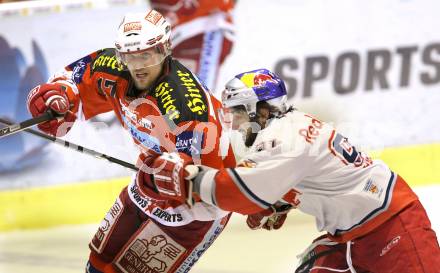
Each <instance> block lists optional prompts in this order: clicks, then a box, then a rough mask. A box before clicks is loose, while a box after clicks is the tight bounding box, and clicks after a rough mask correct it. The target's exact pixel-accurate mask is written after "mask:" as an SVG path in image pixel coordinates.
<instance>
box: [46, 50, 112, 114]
mask: <svg viewBox="0 0 440 273" xmlns="http://www.w3.org/2000/svg"><path fill="white" fill-rule="evenodd" d="M102 51H103V50H100V51H96V52H93V53H91V54H89V55H87V56H85V57H83V58H81V59H79V60H77V61H75V62H73V63H71V64H70V65H68V66H66V67H65V68H64V69H63V70H62V71H61V72H58V73H57V74H55V75H54V76H53V77H52V79H50V80H49V81H50V82H59V83H62V84H65V85H68V86H69V87H70V88H68V91H67V95H68V97H69V100H70V101H71V102H72V103H73V104H74V107H73V110H74V111H75V112H77V111H78V110H79V109H81V110H82V113H83V114H84V116H85V118H86V119H89V118H92V117H93V116H96V115H98V114H101V113H105V112H109V111H111V110H112V109H113V108H112V105H111V104H110V103H109V101H108V100H107V97H106V95H105V93H104V92H103V90H101V89H100V85H99V84H101V85H102V87H103V88H104V89H106V88H107V89H108V88H111V86H110V85H109V84H108V83H107V85H106V82H105V81H104V82H101V83H100V82H99V77H97V74H96V73H92V68H93V66H94V64H95V62H96V60H97V58H98V56H99V54H100V53H101V52H102ZM101 81H102V80H101Z"/></svg>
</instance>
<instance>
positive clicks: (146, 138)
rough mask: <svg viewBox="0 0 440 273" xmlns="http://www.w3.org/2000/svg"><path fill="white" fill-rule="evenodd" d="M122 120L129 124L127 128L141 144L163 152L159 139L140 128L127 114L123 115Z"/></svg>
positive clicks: (157, 151)
mask: <svg viewBox="0 0 440 273" xmlns="http://www.w3.org/2000/svg"><path fill="white" fill-rule="evenodd" d="M122 120H123V121H124V123H125V125H126V126H127V129H128V131H129V132H130V134H131V136H132V137H133V138H134V139H136V140H137V141H138V142H139V143H140V144H142V145H143V146H144V147H146V148H148V149H151V150H153V151H155V152H156V153H159V154H160V153H162V152H161V150H160V141H159V139H157V138H155V137H153V136H151V135H149V134H147V133H145V132H141V131H140V130H138V129H137V128H136V126H135V125H134V124H132V123H131V122H130V121H129V120H128V119H127V118H126V117H125V116H123V117H122Z"/></svg>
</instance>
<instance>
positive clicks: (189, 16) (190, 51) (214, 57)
mask: <svg viewBox="0 0 440 273" xmlns="http://www.w3.org/2000/svg"><path fill="white" fill-rule="evenodd" d="M235 2H236V1H234V0H151V1H150V3H151V6H152V7H153V8H154V9H156V10H157V11H159V12H160V13H162V14H163V15H164V16H165V17H166V18H167V19H168V20H169V22H170V23H171V27H172V29H173V32H172V35H171V41H172V46H173V56H174V57H175V58H176V59H178V60H179V61H180V62H182V63H183V64H184V65H185V66H186V67H188V68H189V69H190V70H191V71H193V72H195V73H196V74H197V76H198V77H199V78H200V79H201V80H202V81H203V82H204V83H205V84H206V86H207V87H208V89H210V90H212V91H213V90H215V87H216V83H217V77H218V73H219V69H220V66H221V65H222V63H223V62H224V61H225V59H226V57H227V56H228V55H229V54H230V52H231V50H232V46H233V43H234V32H235V29H234V25H233V21H232V10H233V8H234V5H235ZM219 95H220V94H219Z"/></svg>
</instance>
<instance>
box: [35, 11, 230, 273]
mask: <svg viewBox="0 0 440 273" xmlns="http://www.w3.org/2000/svg"><path fill="white" fill-rule="evenodd" d="M170 29H171V27H170V24H169V23H168V22H167V21H166V20H165V19H164V17H163V16H162V15H161V14H160V13H159V12H157V11H155V10H149V11H148V12H145V13H135V14H127V15H126V16H125V17H124V19H123V20H122V22H121V24H120V25H119V28H118V33H117V39H116V43H115V47H116V48H107V49H102V50H98V51H96V52H94V53H92V54H89V55H87V56H85V57H84V58H81V59H80V60H77V61H75V62H74V63H72V64H70V65H68V66H67V67H66V68H65V69H64V70H63V71H62V72H61V73H59V74H57V75H55V76H54V77H53V79H51V80H50V82H49V83H45V84H41V85H39V86H37V87H35V88H34V89H33V90H32V91H31V92H30V93H29V96H28V101H27V104H28V108H29V110H30V112H31V113H32V115H33V116H34V117H35V116H38V115H40V114H42V113H44V112H45V111H48V110H49V109H50V110H52V111H54V112H56V113H58V118H57V119H54V120H51V121H49V122H45V123H43V124H40V125H39V128H40V129H41V130H43V131H44V132H46V133H49V134H51V135H57V136H62V135H64V134H66V133H67V132H68V131H69V128H70V127H71V126H72V124H73V122H74V121H75V119H76V116H77V114H78V113H82V114H83V115H84V116H85V118H86V119H90V118H92V117H93V116H95V115H97V114H100V113H104V112H108V111H113V112H114V113H115V114H116V116H117V117H118V119H119V121H120V122H121V124H122V125H123V126H124V127H125V128H126V129H127V130H128V131H129V132H130V134H131V135H132V138H133V140H134V142H135V143H136V144H137V146H138V147H139V149H140V151H141V154H140V156H139V159H140V160H139V161H140V163H141V164H140V167H141V169H142V170H141V171H139V172H138V173H137V175H136V176H134V177H133V180H132V182H131V183H130V184H129V185H128V186H127V187H126V188H125V189H123V190H122V192H121V193H120V195H119V197H118V198H117V200H116V202H115V203H114V205H113V206H112V208H111V209H110V210H109V212H108V213H107V215H106V216H105V218H104V219H103V221H102V222H101V225H100V227H99V229H98V231H97V232H96V234H95V236H94V238H93V239H92V241H91V243H90V249H91V254H90V258H89V261H88V264H87V272H90V273H92V272H93V273H96V272H124V273H126V272H130V273H131V272H188V271H189V270H190V269H191V267H192V266H193V264H194V263H195V262H196V261H197V260H198V259H199V257H200V256H201V255H202V254H203V253H204V251H205V250H206V249H207V248H208V247H209V246H210V245H211V244H212V242H213V241H214V240H215V239H216V237H217V236H218V235H219V234H220V233H221V232H222V230H223V228H224V227H225V225H226V224H227V222H228V220H229V217H230V213H229V212H225V211H223V210H221V209H218V208H216V207H214V206H212V205H209V204H206V203H202V202H200V203H199V204H197V205H195V206H194V207H192V208H190V207H188V206H187V205H184V204H181V203H179V202H176V201H175V200H168V199H166V198H163V197H161V196H160V195H159V194H158V192H157V190H156V188H155V187H154V185H153V184H152V182H151V179H150V174H148V172H149V171H151V168H150V165H151V162H152V159H153V158H154V156H157V155H158V154H160V153H162V152H165V151H168V152H172V151H176V152H180V153H183V154H186V155H187V156H188V157H190V158H191V160H192V161H193V162H199V163H200V164H204V165H207V166H211V167H214V168H222V167H224V166H234V165H235V159H234V157H233V155H232V153H231V149H230V148H228V146H227V145H226V147H225V148H221V147H220V143H219V139H220V138H221V133H222V128H221V125H220V123H219V121H218V120H219V118H218V111H217V109H218V108H220V107H221V104H220V102H219V101H218V100H217V99H215V98H214V97H213V96H212V95H211V94H210V93H209V91H208V90H207V89H206V88H205V87H204V86H203V84H201V83H200V82H199V80H198V78H197V77H196V76H195V75H194V74H193V73H192V72H191V71H190V70H188V69H187V68H186V67H185V66H183V65H182V64H181V63H179V62H178V61H176V60H175V59H173V58H172V57H171V45H170Z"/></svg>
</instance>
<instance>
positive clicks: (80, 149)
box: [0, 118, 199, 180]
mask: <svg viewBox="0 0 440 273" xmlns="http://www.w3.org/2000/svg"><path fill="white" fill-rule="evenodd" d="M0 122H1V123H3V124H6V125H12V124H13V123H12V122H10V121H8V120H5V119H3V118H0ZM6 128H8V127H6ZM1 130H3V129H1ZM20 131H25V132H26V133H29V134H32V135H35V136H38V137H41V138H44V139H47V140H49V141H52V142H54V143H57V144H59V145H61V146H63V147H67V148H70V149H72V150H74V151H77V152H80V153H85V154H88V155H91V156H94V157H96V158H99V159H105V160H107V161H110V162H111V163H116V164H118V165H121V166H123V167H126V168H128V169H131V170H133V171H139V169H138V168H137V167H136V166H135V165H133V164H131V163H128V162H126V161H123V160H120V159H117V158H114V157H112V156H109V155H106V154H103V153H100V152H97V151H94V150H92V149H89V148H86V147H83V146H81V145H77V144H75V143H72V142H69V141H66V140H62V139H60V138H57V137H54V136H51V135H48V134H45V133H42V132H39V131H37V130H34V129H30V128H27V129H26V128H23V129H22V130H20ZM185 170H186V171H187V172H188V173H189V175H188V176H187V179H188V180H190V179H192V178H194V177H195V176H196V175H197V174H198V172H199V169H198V167H196V166H194V165H189V166H187V167H186V168H185Z"/></svg>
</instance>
